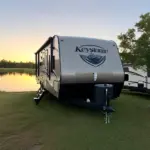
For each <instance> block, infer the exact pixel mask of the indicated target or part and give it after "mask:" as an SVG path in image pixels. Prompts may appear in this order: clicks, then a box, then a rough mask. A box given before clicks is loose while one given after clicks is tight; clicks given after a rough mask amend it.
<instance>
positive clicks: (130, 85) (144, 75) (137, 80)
mask: <svg viewBox="0 0 150 150" xmlns="http://www.w3.org/2000/svg"><path fill="white" fill-rule="evenodd" d="M123 66H124V72H125V74H127V75H128V81H125V82H124V89H129V90H131V91H137V92H145V93H149V92H150V73H148V72H147V71H144V70H146V68H142V69H134V68H133V66H132V65H131V64H124V65H123Z"/></svg>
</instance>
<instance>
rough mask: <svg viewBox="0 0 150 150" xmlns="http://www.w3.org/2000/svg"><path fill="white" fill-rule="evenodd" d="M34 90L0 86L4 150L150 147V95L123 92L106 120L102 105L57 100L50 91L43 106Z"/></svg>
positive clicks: (0, 140)
mask: <svg viewBox="0 0 150 150" xmlns="http://www.w3.org/2000/svg"><path fill="white" fill-rule="evenodd" d="M34 95H35V93H34V92H28V93H27V92H26V93H5V92H0V149H2V150H134V149H135V150H143V149H149V147H150V134H149V132H150V107H149V106H150V101H149V99H150V98H149V97H146V96H144V95H143V96H142V97H141V96H136V95H127V94H122V95H121V97H120V98H119V99H118V100H117V101H114V102H113V103H112V104H113V106H114V108H116V112H115V113H114V114H113V115H112V118H111V123H110V124H104V118H103V116H102V115H101V114H100V113H99V112H98V111H91V110H89V109H85V108H84V109H83V108H78V107H75V106H74V107H73V106H70V107H69V106H67V105H64V104H60V103H58V102H57V101H56V100H55V99H54V98H52V97H50V96H48V95H47V96H46V97H44V99H43V100H42V101H41V103H40V105H39V106H36V105H35V104H34V102H33V101H32V98H33V97H34Z"/></svg>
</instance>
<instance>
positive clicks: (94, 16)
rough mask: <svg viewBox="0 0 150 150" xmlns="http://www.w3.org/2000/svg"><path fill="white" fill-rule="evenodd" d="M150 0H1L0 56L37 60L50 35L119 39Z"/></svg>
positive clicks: (135, 20) (19, 59) (147, 6)
mask: <svg viewBox="0 0 150 150" xmlns="http://www.w3.org/2000/svg"><path fill="white" fill-rule="evenodd" d="M148 11H150V0H139V1H138V0H125V1H123V0H3V1H0V60H1V59H7V60H14V61H34V52H35V51H36V50H37V49H38V48H39V47H40V46H41V45H42V44H43V42H45V40H47V38H48V37H49V36H53V35H54V34H58V35H71V36H86V37H97V38H103V39H109V40H115V41H116V42H117V43H118V41H117V35H118V34H120V33H121V32H125V31H126V30H127V29H128V28H130V27H133V25H134V24H135V22H137V21H138V20H139V16H140V15H141V14H142V13H147V12H148Z"/></svg>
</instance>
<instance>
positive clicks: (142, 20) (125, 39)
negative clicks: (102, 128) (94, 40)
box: [118, 12, 150, 71]
mask: <svg viewBox="0 0 150 150" xmlns="http://www.w3.org/2000/svg"><path fill="white" fill-rule="evenodd" d="M118 39H119V40H120V45H119V48H120V50H121V53H120V56H121V59H122V62H123V63H131V64H132V65H133V67H134V68H141V67H143V66H144V67H146V68H147V69H148V71H150V12H148V13H145V14H142V15H140V17H139V21H138V22H136V23H135V25H134V27H132V28H129V29H128V30H127V31H126V33H121V34H120V35H118Z"/></svg>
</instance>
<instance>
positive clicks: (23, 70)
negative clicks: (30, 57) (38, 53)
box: [0, 68, 35, 74]
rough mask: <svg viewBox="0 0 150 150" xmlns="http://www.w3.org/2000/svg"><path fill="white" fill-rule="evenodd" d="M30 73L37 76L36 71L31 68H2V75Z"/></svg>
mask: <svg viewBox="0 0 150 150" xmlns="http://www.w3.org/2000/svg"><path fill="white" fill-rule="evenodd" d="M14 72H17V73H29V74H35V70H34V69H31V68H0V73H14Z"/></svg>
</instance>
